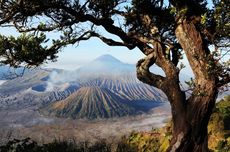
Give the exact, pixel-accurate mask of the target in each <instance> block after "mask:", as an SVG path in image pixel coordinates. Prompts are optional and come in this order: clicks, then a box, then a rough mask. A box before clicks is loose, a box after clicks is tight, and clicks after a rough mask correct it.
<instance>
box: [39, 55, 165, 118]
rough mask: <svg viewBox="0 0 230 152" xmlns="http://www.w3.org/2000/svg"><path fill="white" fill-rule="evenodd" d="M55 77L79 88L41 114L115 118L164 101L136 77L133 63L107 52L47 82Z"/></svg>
mask: <svg viewBox="0 0 230 152" xmlns="http://www.w3.org/2000/svg"><path fill="white" fill-rule="evenodd" d="M53 75H54V74H53ZM71 75H72V76H73V75H74V76H73V77H72V78H71V77H70V76H71ZM57 79H60V80H61V81H59V82H65V83H67V82H73V81H75V82H76V83H77V84H78V85H79V89H78V90H76V91H75V92H73V94H71V95H70V96H69V97H67V98H66V99H64V100H61V101H57V102H55V103H51V104H50V105H48V106H47V107H45V108H43V109H42V110H41V111H42V113H44V114H48V115H52V116H58V117H69V118H89V119H93V118H107V117H118V116H124V115H134V114H137V113H144V112H148V111H149V110H151V109H152V108H154V107H156V106H159V105H160V103H164V102H165V101H166V100H167V99H166V98H165V96H164V94H162V92H160V90H158V89H156V88H154V87H151V86H149V85H147V84H144V83H142V82H140V81H139V80H138V79H137V78H136V71H135V65H131V64H125V63H123V62H121V61H119V60H118V59H116V58H114V57H113V56H110V55H103V56H101V57H99V58H97V59H95V60H93V61H92V62H90V63H89V64H87V65H84V66H82V67H80V68H79V69H78V70H76V71H74V72H72V73H71V72H70V73H66V72H65V73H62V74H61V75H59V76H58V75H57V74H56V75H55V76H51V77H50V82H54V83H55V84H57V83H59V82H58V81H57ZM115 105H118V107H116V106H115Z"/></svg>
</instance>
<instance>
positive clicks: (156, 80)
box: [136, 52, 165, 89]
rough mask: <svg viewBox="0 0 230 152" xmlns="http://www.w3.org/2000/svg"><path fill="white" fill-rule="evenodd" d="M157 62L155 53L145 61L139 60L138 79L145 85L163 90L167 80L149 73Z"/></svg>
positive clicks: (137, 66) (137, 67)
mask: <svg viewBox="0 0 230 152" xmlns="http://www.w3.org/2000/svg"><path fill="white" fill-rule="evenodd" d="M155 61H156V54H155V53H154V52H153V53H151V54H149V55H148V56H147V57H145V58H144V59H141V60H139V61H138V63H137V65H136V72H137V78H138V79H139V80H140V81H142V82H144V83H147V84H149V85H152V86H154V87H157V88H159V89H163V88H164V87H163V85H164V82H165V78H164V77H163V76H160V75H157V74H153V73H151V72H150V71H149V68H150V67H151V66H152V65H153V64H154V63H155Z"/></svg>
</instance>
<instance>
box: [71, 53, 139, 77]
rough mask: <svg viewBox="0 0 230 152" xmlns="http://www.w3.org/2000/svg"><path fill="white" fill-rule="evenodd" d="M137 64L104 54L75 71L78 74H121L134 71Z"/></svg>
mask: <svg viewBox="0 0 230 152" xmlns="http://www.w3.org/2000/svg"><path fill="white" fill-rule="evenodd" d="M134 71H135V65H131V64H126V63H123V62H121V61H120V60H118V59H116V58H114V57H113V56H111V55H102V56H100V57H98V58H96V59H95V60H93V61H92V62H90V63H88V64H86V65H84V66H82V67H80V68H79V69H78V70H76V71H75V72H76V73H78V75H85V76H86V75H88V76H89V75H93V76H96V75H99V76H101V75H102V74H104V75H108V74H109V75H120V74H124V73H129V72H134Z"/></svg>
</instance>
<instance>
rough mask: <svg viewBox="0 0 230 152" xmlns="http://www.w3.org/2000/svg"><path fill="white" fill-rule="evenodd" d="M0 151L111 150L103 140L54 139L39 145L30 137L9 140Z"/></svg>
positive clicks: (64, 151)
mask: <svg viewBox="0 0 230 152" xmlns="http://www.w3.org/2000/svg"><path fill="white" fill-rule="evenodd" d="M0 151H1V152H111V145H110V144H108V143H106V142H105V141H100V142H97V143H95V144H91V145H90V144H89V143H88V142H82V143H78V144H76V143H71V142H66V141H63V142H61V141H54V142H52V143H49V144H44V145H39V144H37V143H36V142H35V141H32V140H31V139H29V138H27V139H23V140H17V139H14V140H12V141H9V142H8V143H7V144H6V145H4V146H1V147H0Z"/></svg>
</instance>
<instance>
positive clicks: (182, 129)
mask: <svg viewBox="0 0 230 152" xmlns="http://www.w3.org/2000/svg"><path fill="white" fill-rule="evenodd" d="M207 4H208V3H207V1H205V0H183V1H182V0H169V1H164V0H47V1H46V0H1V2H0V25H1V26H2V27H8V26H13V27H15V28H16V29H17V30H18V31H19V32H21V33H23V34H22V35H21V36H20V37H18V38H14V37H6V36H0V41H1V43H0V57H1V58H0V62H1V63H4V64H9V65H11V66H20V65H24V66H25V65H26V66H34V65H35V66H37V65H40V64H42V63H43V62H44V61H46V60H55V59H56V57H57V56H56V54H57V53H58V51H59V50H60V49H61V48H62V47H64V46H66V45H69V44H76V43H78V42H80V41H83V40H88V39H90V38H91V37H97V38H99V39H101V40H102V41H103V42H104V43H106V44H108V45H110V46H124V47H127V48H128V49H134V48H138V49H139V50H140V51H142V52H143V53H144V54H145V55H146V57H145V58H144V59H141V60H140V61H138V63H137V65H136V67H137V77H138V79H139V80H141V81H142V82H144V83H147V84H149V85H152V86H154V87H157V88H159V89H161V90H163V91H164V92H165V94H166V95H167V97H168V100H169V101H170V104H171V109H172V120H173V138H172V140H171V143H170V146H169V148H168V151H172V152H173V151H180V152H188V151H194V152H206V151H207V150H208V148H207V124H208V121H209V118H210V115H211V113H212V109H213V107H214V104H215V100H216V97H217V94H218V89H219V88H220V87H221V86H224V85H226V84H228V83H229V82H230V75H229V60H228V61H227V62H225V63H223V62H221V61H222V59H223V58H222V57H221V55H222V54H223V53H224V54H225V55H227V54H228V53H229V50H228V49H229V34H230V22H229V21H230V19H229V16H230V13H229V10H230V8H229V7H230V6H229V3H228V0H213V2H212V5H213V6H211V5H210V4H209V5H208V6H209V7H207ZM98 27H99V28H98ZM100 30H102V31H103V32H100ZM51 31H59V34H60V38H59V39H56V40H53V41H52V45H47V46H45V44H46V43H49V44H50V41H48V40H46V36H45V33H46V32H51ZM99 32H100V33H99ZM106 32H108V33H110V34H112V35H115V36H118V37H119V39H117V38H116V39H115V38H114V37H106V36H103V34H104V33H106ZM101 33H103V34H101ZM210 46H212V47H211V49H210ZM182 54H185V57H186V58H187V60H188V61H189V64H190V66H191V68H192V71H193V73H194V76H195V78H194V81H193V82H194V84H193V88H192V94H191V95H190V96H189V97H186V95H185V91H184V90H182V89H181V87H180V80H179V74H180V68H179V65H178V63H179V62H180V60H181V57H182V56H183V55H182ZM153 64H156V65H157V66H159V67H161V68H162V69H163V71H164V72H165V76H161V75H157V74H156V73H152V72H150V70H149V68H150V66H152V65H153Z"/></svg>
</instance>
